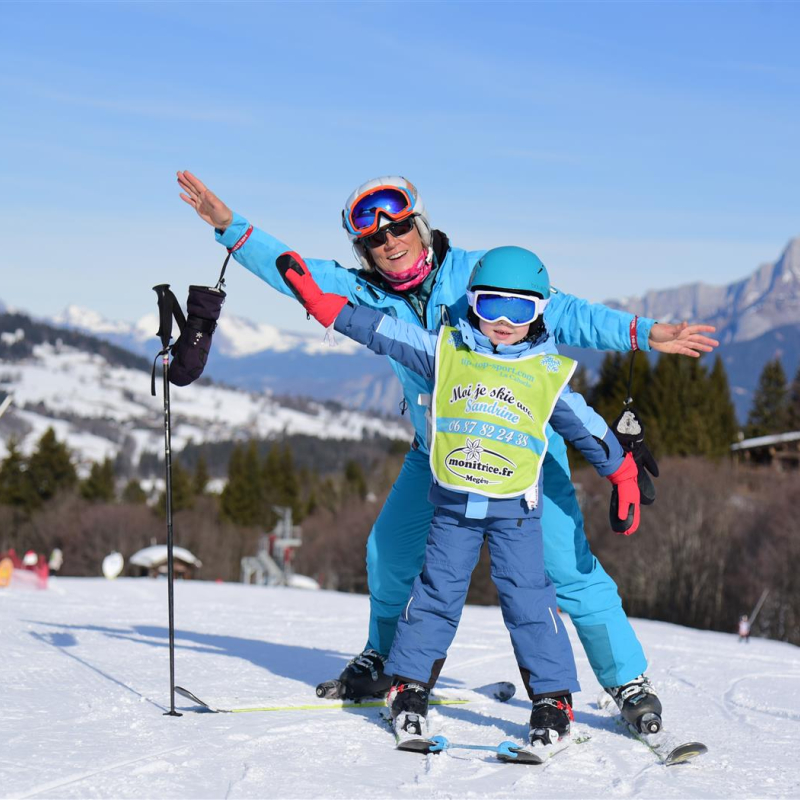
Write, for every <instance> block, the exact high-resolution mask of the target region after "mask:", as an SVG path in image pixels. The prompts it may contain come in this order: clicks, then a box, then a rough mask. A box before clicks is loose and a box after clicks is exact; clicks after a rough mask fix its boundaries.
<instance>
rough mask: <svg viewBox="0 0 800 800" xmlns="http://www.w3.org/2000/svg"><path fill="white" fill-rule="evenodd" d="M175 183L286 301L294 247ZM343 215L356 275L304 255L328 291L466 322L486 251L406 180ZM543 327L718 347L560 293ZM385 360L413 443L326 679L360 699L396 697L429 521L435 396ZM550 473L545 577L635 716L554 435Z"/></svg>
mask: <svg viewBox="0 0 800 800" xmlns="http://www.w3.org/2000/svg"><path fill="white" fill-rule="evenodd" d="M178 184H179V185H180V188H181V190H182V194H181V198H182V199H183V200H184V202H186V203H188V204H189V205H190V206H191V207H192V208H193V209H194V210H195V211H196V212H197V214H198V216H199V217H200V218H201V219H202V220H204V221H205V222H206V223H208V224H209V225H211V226H212V227H214V228H215V233H216V237H217V241H219V242H220V243H221V244H222V245H224V246H225V247H226V248H228V249H229V251H230V252H231V253H232V254H233V258H234V259H236V260H237V261H238V262H239V263H240V264H242V265H243V266H245V267H246V268H247V269H248V270H250V271H251V272H252V273H254V274H255V275H257V276H258V277H259V278H261V279H262V280H263V281H265V282H266V283H268V284H269V285H270V286H272V287H273V288H275V289H277V290H278V291H281V292H283V293H284V294H291V290H290V289H289V288H288V287H287V286H286V285H285V283H284V282H283V281H282V280H281V277H280V275H279V274H278V272H277V270H276V268H275V259H276V258H277V257H278V255H279V254H280V253H282V252H284V251H286V250H288V249H290V248H289V247H287V245H286V244H284V243H283V242H282V241H280V240H279V239H277V238H275V237H274V236H272V235H270V234H269V233H266V232H265V231H262V230H259V229H258V228H256V227H254V226H253V225H251V224H250V223H249V222H248V221H247V220H246V219H244V218H243V217H242V216H240V215H238V214H235V213H234V212H233V211H232V210H231V209H230V208H229V207H228V206H227V205H225V203H223V202H222V201H221V200H220V199H219V198H218V197H217V196H216V195H215V194H214V193H213V192H212V191H211V190H210V189H208V188H207V187H206V186H205V185H204V184H203V183H202V181H200V180H199V179H198V178H197V177H196V176H194V175H192V174H191V173H190V172H179V173H178ZM312 199H313V198H310V199H309V202H311V200H312ZM300 213H301V214H302V209H301V210H300ZM341 219H342V226H343V227H344V228H345V232H346V234H347V236H348V238H349V240H350V242H351V243H352V245H353V251H354V253H355V255H356V258H357V260H358V263H359V267H360V268H359V269H358V270H357V271H356V270H354V269H346V268H345V267H343V266H342V265H341V264H339V263H337V262H335V261H332V260H322V259H309V260H308V261H307V264H308V267H309V269H310V271H311V273H312V274H313V276H314V278H315V280H316V281H317V282H318V283H319V284H320V285H321V287H322V288H323V290H325V291H334V292H337V293H339V294H344V295H346V296H347V297H348V298H349V299H350V301H351V302H353V303H355V304H358V305H361V306H366V307H372V308H379V309H381V310H383V311H388V312H389V313H391V314H392V315H395V316H396V317H397V319H400V320H405V321H406V322H409V323H411V324H413V325H416V326H419V327H420V328H427V329H429V330H434V331H435V330H438V329H439V327H440V326H441V325H443V324H448V325H455V324H457V323H458V321H459V320H460V319H462V318H464V316H465V315H466V312H467V300H466V297H465V295H464V291H465V289H466V285H467V280H468V278H469V275H470V273H471V272H472V269H473V267H474V266H475V263H476V262H477V261H478V259H479V258H480V257H481V256H482V255H483V254H484V252H485V251H483V250H477V251H467V250H463V249H461V248H458V247H455V246H453V245H452V244H451V243H450V240H449V239H448V237H447V236H446V235H445V234H444V233H443V232H442V231H439V230H434V229H433V228H432V227H431V225H430V222H429V220H428V214H427V211H426V208H425V204H424V202H423V200H422V197H421V196H420V194H419V192H418V191H417V189H416V187H415V186H414V185H413V184H411V183H410V182H409V181H407V180H406V179H405V178H401V177H398V176H392V177H386V178H379V179H375V180H371V181H367V182H366V183H364V184H362V185H361V186H359V187H358V188H357V189H356V190H355V191H354V192H353V193H352V194H351V195H350V197H349V198H348V200H347V202H346V203H345V207H344V209H343V210H342V215H341ZM544 322H545V323H546V325H547V331H548V335H549V341H550V342H551V343H552V344H553V345H556V344H567V345H574V346H576V347H592V348H597V349H600V350H618V351H629V350H635V349H637V348H642V349H644V350H649V349H651V348H652V349H654V350H659V351H660V352H662V353H678V354H682V355H689V356H698V355H699V354H700V353H701V352H709V351H710V350H712V349H713V347H715V346H716V345H717V342H715V341H714V340H713V339H709V338H708V337H707V336H705V335H703V334H704V333H708V332H711V331H713V330H714V328H713V327H711V326H707V325H686V323H683V324H680V325H668V324H663V323H657V322H655V321H654V320H651V319H645V318H643V317H635V316H634V315H633V314H627V313H624V312H619V311H614V310H612V309H610V308H607V307H605V306H602V305H599V304H590V303H587V302H586V301H585V300H581V299H579V298H577V297H574V296H572V295H569V294H564V293H563V292H555V290H554V293H553V295H552V298H551V299H550V303H549V304H548V306H547V308H546V309H545V314H544ZM391 364H392V368H393V369H394V371H395V373H396V374H397V377H398V379H399V380H400V383H401V384H402V389H403V397H404V406H405V407H407V409H408V412H409V415H410V417H411V422H412V424H413V425H414V428H415V437H414V442H413V444H412V446H411V448H410V450H409V452H408V453H407V454H406V457H405V460H404V462H403V468H402V470H401V471H400V474H399V475H398V477H397V480H396V481H395V483H394V486H393V487H392V491H391V493H390V494H389V497H388V499H387V500H386V503H385V504H384V506H383V509H382V510H381V512H380V514H379V515H378V518H377V519H376V520H375V524H374V526H373V528H372V531H371V533H370V537H369V542H368V544H367V579H368V584H369V592H370V620H369V630H368V637H367V641H366V644H365V647H364V650H363V652H362V653H360V654H359V655H357V656H355V657H354V658H353V659H351V661H350V662H349V663H348V664H347V666H346V667H345V669H344V670H343V672H342V673H341V675H340V676H339V680H338V681H335V682H333V681H332V682H328V683H329V684H335V685H336V691H337V692H341V693H342V695H344V696H346V697H348V698H352V699H356V698H363V697H367V696H370V695H375V694H381V693H385V692H386V691H387V689H388V688H389V681H388V676H386V675H384V662H385V660H386V656H387V655H388V653H389V649H390V647H391V644H392V640H393V638H394V634H395V630H396V627H397V620H398V618H399V616H400V614H401V613H402V611H403V609H404V607H405V604H406V601H407V600H408V594H409V591H410V590H411V586H412V583H413V581H414V579H415V578H416V576H417V575H419V572H420V569H421V567H422V560H423V558H424V553H425V542H426V539H427V535H428V528H429V526H430V521H431V517H432V515H433V507H432V506H431V505H430V503H428V502H427V500H426V493H427V490H428V486H429V485H430V479H431V474H430V468H429V465H428V454H427V449H426V447H427V446H426V444H425V441H426V435H425V429H426V420H425V409H424V408H423V407H422V406H421V405H419V403H418V398H419V397H420V395H423V394H425V393H427V392H428V391H429V387H427V386H426V384H425V381H423V380H422V379H421V378H420V377H419V376H418V375H416V374H415V373H414V372H412V371H411V370H408V369H406V368H405V367H404V366H402V365H401V364H398V363H396V362H395V361H393V360H391ZM542 469H543V475H544V483H543V491H544V498H545V499H544V501H543V511H542V526H543V528H544V547H545V550H544V557H545V567H546V570H547V575H548V577H549V578H550V579H551V580H552V581H553V583H554V584H555V586H556V591H557V593H558V599H559V606H560V607H561V608H562V609H564V610H565V611H566V612H567V613H568V614H569V615H570V617H571V618H572V621H573V623H574V624H575V627H576V629H577V631H578V636H579V637H580V639H581V643H582V645H583V647H584V649H585V650H586V654H587V656H588V658H589V662H590V664H591V666H592V669H593V670H594V672H595V675H596V676H597V679H598V681H599V682H600V684H601V685H602V686H604V687H606V688H607V689H608V690H609V691H610V692H611V693H612V694H613V696H614V697H615V699H616V700H617V702H618V703H620V704H622V705H624V706H626V707H627V706H630V707H633V706H634V705H635V701H636V700H638V699H640V698H641V697H642V695H643V694H647V693H651V695H652V687H651V686H650V684H649V682H648V681H647V678H646V677H645V676H644V675H643V673H644V672H645V670H646V668H647V660H646V659H645V656H644V652H643V650H642V647H641V645H640V643H639V641H638V639H637V638H636V634H635V633H634V631H633V628H632V627H631V625H630V622H629V621H628V619H627V617H626V616H625V612H624V610H623V608H622V602H621V600H620V597H619V594H618V592H617V587H616V584H615V583H614V581H613V580H612V579H611V577H610V576H609V575H608V574H607V573H606V571H605V570H604V569H603V567H602V565H601V564H600V563H599V562H598V560H597V559H596V558H595V556H594V554H593V553H592V551H591V549H590V547H589V543H588V541H587V539H586V534H585V532H584V528H583V517H582V515H581V511H580V508H579V506H578V502H577V499H576V497H575V491H574V489H573V487H572V484H571V482H570V469H569V464H568V462H567V453H566V446H565V445H564V442H563V440H562V439H561V437H560V436H558V435H557V434H555V433H552V432H551V433H550V439H549V445H548V451H547V455H546V457H545V459H544V465H543V468H542ZM324 686H325V684H323V687H324ZM652 696H654V695H652Z"/></svg>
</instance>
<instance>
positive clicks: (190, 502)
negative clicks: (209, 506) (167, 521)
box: [158, 460, 195, 514]
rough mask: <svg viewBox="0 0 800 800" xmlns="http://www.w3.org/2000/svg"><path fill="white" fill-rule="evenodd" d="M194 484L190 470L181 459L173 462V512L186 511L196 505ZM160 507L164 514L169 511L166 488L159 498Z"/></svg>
mask: <svg viewBox="0 0 800 800" xmlns="http://www.w3.org/2000/svg"><path fill="white" fill-rule="evenodd" d="M194 498H195V493H194V484H193V482H192V476H191V473H190V472H189V470H187V469H186V468H185V467H183V466H181V463H180V461H177V460H175V461H173V462H172V513H173V514H174V513H175V512H177V511H185V510H186V509H187V508H192V506H194ZM158 507H159V509H160V511H161V513H162V514H166V513H167V493H166V489H165V490H164V491H163V492H162V493H161V496H160V497H159V498H158Z"/></svg>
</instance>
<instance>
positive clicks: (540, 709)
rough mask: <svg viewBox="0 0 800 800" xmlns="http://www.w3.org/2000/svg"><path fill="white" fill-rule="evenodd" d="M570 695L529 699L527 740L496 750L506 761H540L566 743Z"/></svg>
mask: <svg viewBox="0 0 800 800" xmlns="http://www.w3.org/2000/svg"><path fill="white" fill-rule="evenodd" d="M573 719H574V717H573V715H572V695H570V694H565V695H561V696H560V697H539V698H537V699H536V700H534V701H533V710H532V711H531V723H530V728H529V729H528V743H527V744H526V745H524V746H523V747H511V748H509V751H508V752H500V753H499V754H498V758H499V759H500V760H501V761H505V762H507V763H517V764H544V763H545V761H547V759H548V758H550V757H551V756H553V755H555V754H556V753H560V752H561V751H562V750H564V749H566V748H567V747H569V745H570V742H571V741H572V739H571V732H570V731H571V725H570V723H571V722H572V720H573Z"/></svg>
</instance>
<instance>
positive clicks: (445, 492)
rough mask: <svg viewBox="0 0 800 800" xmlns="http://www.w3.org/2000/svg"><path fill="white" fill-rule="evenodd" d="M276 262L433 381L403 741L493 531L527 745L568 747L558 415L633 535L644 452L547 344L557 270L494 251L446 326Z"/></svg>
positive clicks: (421, 722) (416, 737) (402, 656)
mask: <svg viewBox="0 0 800 800" xmlns="http://www.w3.org/2000/svg"><path fill="white" fill-rule="evenodd" d="M276 264H277V267H278V270H279V271H280V272H281V274H282V275H283V278H284V280H285V281H286V283H287V284H288V285H289V286H290V287H291V288H292V290H293V291H294V293H295V294H296V295H297V297H298V299H299V300H300V302H301V303H302V304H303V305H304V307H305V308H306V310H307V311H308V313H309V314H310V315H312V316H313V317H314V318H315V319H317V320H318V321H319V322H320V323H322V325H324V326H325V327H328V326H330V325H331V324H333V326H334V328H335V330H337V331H339V332H341V333H343V334H345V335H347V336H349V337H350V338H352V339H355V340H356V341H359V342H362V343H363V344H366V345H367V346H368V347H369V348H370V349H371V350H373V351H374V352H376V353H378V354H381V355H389V356H391V357H392V358H393V359H394V360H395V361H398V362H400V363H402V364H404V365H405V366H407V367H408V368H409V369H413V370H415V371H416V372H417V373H418V374H420V375H421V376H422V377H423V378H426V379H427V380H429V381H430V382H431V383H432V385H433V395H432V400H431V403H430V408H431V434H430V439H431V441H430V462H431V469H432V472H433V476H434V480H433V483H432V485H431V489H430V495H429V500H430V502H431V503H432V504H433V505H434V506H435V509H436V510H435V513H434V517H433V522H432V523H431V529H430V535H429V538H428V544H427V549H426V552H425V563H424V567H423V569H422V574H421V575H420V576H419V577H418V578H417V579H416V581H415V583H414V586H413V589H412V593H411V597H410V599H409V601H408V604H407V606H406V609H405V612H404V613H403V614H402V616H401V618H400V624H399V627H398V630H397V635H396V637H395V639H394V643H393V645H392V649H391V652H390V654H389V659H388V661H387V663H386V672H387V673H389V674H392V675H394V681H393V687H392V690H391V691H390V693H389V697H388V698H387V704H389V705H390V708H391V713H392V717H393V720H394V729H395V735H396V738H397V741H398V746H399V747H403V746H404V743H405V745H406V748H407V749H416V747H419V748H420V749H423V747H424V745H425V741H424V740H425V736H426V728H427V722H426V715H427V709H428V695H429V692H430V690H431V689H432V688H433V686H434V684H435V683H436V680H437V678H438V677H439V672H440V671H441V668H442V666H443V664H444V660H445V657H446V655H447V650H448V648H449V646H450V643H451V642H452V640H453V637H454V636H455V632H456V628H457V626H458V621H459V619H460V617H461V612H462V609H463V605H464V602H465V599H466V594H467V589H468V588H469V581H470V576H471V574H472V571H473V569H474V568H475V565H476V563H477V560H478V556H479V553H480V548H481V545H482V544H483V541H484V539H487V540H488V544H489V551H490V554H491V561H492V568H491V569H492V580H493V581H494V583H495V586H496V587H497V590H498V594H499V597H500V605H501V607H502V611H503V619H504V620H505V623H506V627H507V628H508V630H509V633H510V635H511V640H512V644H513V647H514V653H515V655H516V658H517V662H518V664H519V669H520V673H521V675H522V678H523V681H524V683H525V686H526V689H527V691H528V695H529V697H530V699H531V701H532V712H531V718H530V729H529V734H528V743H529V746H530V747H531V748H541V747H555V746H558V747H559V748H560V747H561V746H563V745H564V744H566V743H568V740H569V736H570V720H571V719H572V693H573V692H576V691H578V690H579V688H580V687H579V685H578V681H577V676H576V669H575V661H574V659H573V655H572V649H571V647H570V643H569V639H568V637H567V633H566V631H565V629H564V627H563V625H562V624H561V623H560V622H559V619H558V612H557V607H556V594H555V588H554V586H553V584H552V583H551V582H550V581H549V579H548V578H547V576H546V575H545V571H544V559H543V550H542V529H541V524H540V516H541V507H540V504H539V502H538V501H539V493H540V491H541V465H542V461H543V460H544V455H545V451H546V448H547V435H546V432H545V428H546V425H547V424H548V422H549V423H550V424H551V425H552V426H553V428H555V430H556V431H557V432H558V433H560V434H561V435H562V436H563V437H564V438H565V439H568V440H569V441H571V442H573V444H575V445H576V446H577V447H578V448H579V449H580V450H581V452H582V453H583V454H584V455H585V456H586V458H587V459H588V460H589V462H590V463H591V464H592V465H593V466H594V467H595V469H597V471H598V472H599V473H600V474H601V475H605V476H606V477H608V479H609V480H610V481H611V482H612V483H613V484H614V486H615V487H616V488H617V491H618V507H619V512H618V513H619V517H620V519H621V520H626V521H627V522H628V523H629V527H628V529H627V530H626V533H633V532H634V531H635V530H636V528H637V527H638V525H639V490H638V486H637V481H636V476H637V468H636V464H635V463H634V461H633V457H632V456H631V455H630V454H628V455H624V453H623V451H622V448H621V447H620V445H619V442H618V441H617V440H616V438H615V437H614V435H613V434H612V433H611V432H610V431H609V429H608V426H607V425H606V424H605V422H604V421H603V420H602V419H601V418H600V417H599V416H598V415H597V414H596V413H595V412H594V411H592V410H591V409H590V408H589V407H588V406H587V405H586V403H585V401H584V400H583V398H582V397H581V396H580V395H578V394H576V393H574V392H572V391H571V390H570V389H569V387H568V386H567V384H568V382H569V379H570V377H571V376H572V373H573V372H574V370H575V367H576V366H577V365H576V363H575V362H574V361H572V360H570V359H568V358H565V357H563V356H560V355H558V354H557V353H556V352H555V350H554V348H553V347H552V346H548V345H546V344H545V341H546V340H547V338H548V337H547V336H546V333H545V328H544V322H543V320H542V312H543V310H544V307H545V306H546V304H547V302H548V298H549V297H550V280H549V276H548V273H547V270H546V269H545V267H544V265H543V264H542V262H541V261H540V260H539V259H538V258H537V256H536V255H534V254H533V253H531V252H530V251H528V250H524V249H522V248H519V247H499V248H496V249H494V250H490V251H488V252H487V253H486V254H485V255H484V256H483V257H482V258H481V259H480V261H478V263H477V264H476V266H475V268H474V270H473V273H472V275H471V277H470V281H469V291H468V292H467V300H468V303H469V306H470V308H469V311H468V314H467V320H462V321H461V322H460V323H459V327H458V328H452V327H442V329H441V330H440V331H439V333H438V334H436V333H433V332H430V331H425V330H422V329H420V328H418V327H416V326H413V325H409V324H407V323H405V322H402V321H399V320H397V319H394V318H392V317H389V316H386V315H384V314H382V313H381V312H380V311H377V310H375V309H371V308H367V307H365V306H359V307H353V306H352V305H351V304H350V303H348V301H347V298H345V297H342V296H340V295H335V294H323V293H322V292H321V290H320V289H319V287H318V286H317V284H316V283H315V282H314V279H313V278H312V276H311V274H310V272H309V271H308V270H307V268H306V266H305V264H304V263H303V261H302V259H301V258H300V257H299V256H298V255H297V254H296V253H284V254H282V255H281V256H279V257H278V259H277V261H276ZM551 341H552V340H551ZM421 401H422V398H421Z"/></svg>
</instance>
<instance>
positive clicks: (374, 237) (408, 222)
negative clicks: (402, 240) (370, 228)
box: [361, 215, 414, 248]
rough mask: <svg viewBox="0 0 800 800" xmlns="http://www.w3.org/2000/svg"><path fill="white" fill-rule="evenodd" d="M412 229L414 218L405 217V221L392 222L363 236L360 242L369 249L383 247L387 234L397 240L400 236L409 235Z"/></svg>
mask: <svg viewBox="0 0 800 800" xmlns="http://www.w3.org/2000/svg"><path fill="white" fill-rule="evenodd" d="M413 227H414V216H413V215H412V216H410V217H406V219H401V220H400V222H393V223H392V224H391V225H387V226H386V227H385V228H381V229H380V230H377V231H375V233H373V234H370V235H369V236H365V237H364V238H363V239H362V240H361V242H362V243H363V244H365V245H366V246H367V247H369V248H373V247H383V245H385V244H386V236H387V234H390V233H391V234H392V236H394V238H395V239H397V238H398V237H400V236H405V235H406V234H408V233H411V229H412V228H413Z"/></svg>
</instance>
